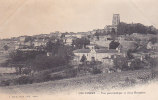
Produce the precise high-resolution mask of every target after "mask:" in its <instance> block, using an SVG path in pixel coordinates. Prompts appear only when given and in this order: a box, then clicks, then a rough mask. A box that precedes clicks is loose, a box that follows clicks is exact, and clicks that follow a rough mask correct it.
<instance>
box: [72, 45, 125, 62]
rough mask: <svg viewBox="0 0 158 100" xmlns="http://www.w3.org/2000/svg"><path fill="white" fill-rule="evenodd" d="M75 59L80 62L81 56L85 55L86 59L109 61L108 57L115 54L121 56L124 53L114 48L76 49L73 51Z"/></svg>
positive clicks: (110, 57)
mask: <svg viewBox="0 0 158 100" xmlns="http://www.w3.org/2000/svg"><path fill="white" fill-rule="evenodd" d="M73 53H74V55H75V59H74V60H76V61H77V62H80V60H81V58H82V56H85V57H86V59H87V61H91V60H92V59H95V60H96V61H101V62H103V63H109V61H110V59H113V58H115V57H116V55H121V56H123V55H124V53H123V52H120V51H119V50H115V49H94V48H91V49H77V50H74V51H73Z"/></svg>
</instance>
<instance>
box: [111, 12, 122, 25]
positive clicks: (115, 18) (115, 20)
mask: <svg viewBox="0 0 158 100" xmlns="http://www.w3.org/2000/svg"><path fill="white" fill-rule="evenodd" d="M119 23H120V15H119V14H113V19H112V26H117V25H118V24H119Z"/></svg>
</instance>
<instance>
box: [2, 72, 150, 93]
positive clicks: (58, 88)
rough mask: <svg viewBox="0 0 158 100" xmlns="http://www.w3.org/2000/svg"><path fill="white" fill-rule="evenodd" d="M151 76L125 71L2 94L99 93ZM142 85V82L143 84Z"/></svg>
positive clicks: (6, 89)
mask: <svg viewBox="0 0 158 100" xmlns="http://www.w3.org/2000/svg"><path fill="white" fill-rule="evenodd" d="M149 74H151V71H150V70H136V71H124V72H120V73H118V72H115V73H110V74H108V73H104V74H98V75H89V76H83V77H76V78H70V79H63V80H56V81H48V82H43V83H34V84H27V85H17V86H7V87H0V92H4V93H11V94H12V93H26V94H27V93H30V92H31V93H47V94H49V93H61V92H67V93H68V92H70V91H78V90H79V91H83V90H89V91H97V90H109V89H113V88H120V87H126V86H127V87H128V84H126V82H125V80H126V78H127V77H128V78H129V79H130V80H134V82H136V83H139V82H141V81H140V80H139V79H138V77H146V76H148V75H149ZM141 83H142V82H141Z"/></svg>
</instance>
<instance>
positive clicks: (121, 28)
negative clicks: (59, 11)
mask: <svg viewBox="0 0 158 100" xmlns="http://www.w3.org/2000/svg"><path fill="white" fill-rule="evenodd" d="M117 29H118V31H117V32H118V34H119V35H125V34H133V33H140V34H157V33H158V31H157V29H156V28H155V27H153V26H145V25H143V24H141V23H132V24H127V23H124V22H121V23H120V24H119V25H118V27H117Z"/></svg>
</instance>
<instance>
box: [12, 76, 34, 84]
mask: <svg viewBox="0 0 158 100" xmlns="http://www.w3.org/2000/svg"><path fill="white" fill-rule="evenodd" d="M14 81H15V84H19V85H21V84H32V83H33V79H32V78H30V77H28V76H21V77H19V78H18V79H15V80H14Z"/></svg>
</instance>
